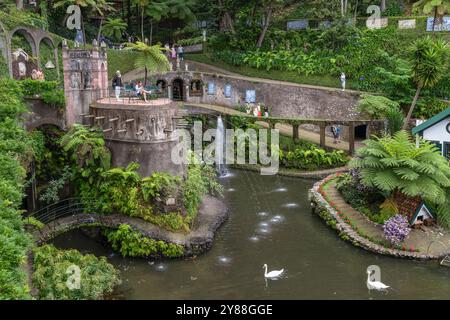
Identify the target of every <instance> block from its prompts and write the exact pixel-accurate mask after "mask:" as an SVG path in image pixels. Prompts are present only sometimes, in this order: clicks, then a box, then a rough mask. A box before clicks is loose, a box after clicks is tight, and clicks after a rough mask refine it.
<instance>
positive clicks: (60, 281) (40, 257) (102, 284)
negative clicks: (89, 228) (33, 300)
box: [33, 245, 120, 300]
mask: <svg viewBox="0 0 450 320" xmlns="http://www.w3.org/2000/svg"><path fill="white" fill-rule="evenodd" d="M33 251H34V270H35V271H34V273H33V285H34V286H35V287H36V288H37V289H38V290H39V298H40V299H45V300H96V299H101V298H103V297H104V296H105V295H107V294H109V293H111V292H112V291H113V289H114V287H116V286H117V285H118V284H119V283H120V280H119V273H118V271H117V270H116V269H115V268H114V267H113V266H112V265H111V264H109V263H108V262H107V260H106V258H105V257H101V258H97V257H95V256H94V255H92V254H87V255H83V254H81V253H80V252H79V251H78V250H59V249H57V248H55V247H54V246H53V245H45V246H42V247H38V248H35V249H34V250H33ZM70 266H76V267H78V268H80V271H81V277H80V288H79V289H76V288H75V289H70V288H69V286H67V285H66V283H67V281H68V280H69V281H70V279H69V276H71V273H70V272H68V270H70V269H69V267H70Z"/></svg>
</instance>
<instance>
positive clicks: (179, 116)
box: [174, 108, 191, 130]
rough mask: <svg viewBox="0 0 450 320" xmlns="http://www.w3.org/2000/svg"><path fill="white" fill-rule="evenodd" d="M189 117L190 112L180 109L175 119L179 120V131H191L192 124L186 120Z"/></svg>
mask: <svg viewBox="0 0 450 320" xmlns="http://www.w3.org/2000/svg"><path fill="white" fill-rule="evenodd" d="M188 115H189V112H188V111H187V110H185V109H181V108H180V109H178V111H177V115H176V117H175V118H174V119H177V126H176V128H177V129H188V130H189V129H190V128H191V124H190V123H189V122H188V121H187V120H186V119H185V117H187V116H188Z"/></svg>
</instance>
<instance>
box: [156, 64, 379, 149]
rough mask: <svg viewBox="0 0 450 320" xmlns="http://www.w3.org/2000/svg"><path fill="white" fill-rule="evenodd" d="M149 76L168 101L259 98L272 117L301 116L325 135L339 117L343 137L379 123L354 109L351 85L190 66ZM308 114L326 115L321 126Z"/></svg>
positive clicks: (225, 103)
mask: <svg viewBox="0 0 450 320" xmlns="http://www.w3.org/2000/svg"><path fill="white" fill-rule="evenodd" d="M152 81H153V82H154V84H155V85H157V86H159V87H160V89H161V90H163V91H164V92H165V94H166V96H168V97H169V98H170V99H172V100H174V101H180V102H183V103H185V104H188V105H191V106H196V105H197V106H198V105H208V106H210V105H211V106H219V107H226V108H229V109H233V110H235V109H236V107H237V106H243V105H245V104H247V103H249V104H255V105H256V104H261V105H264V106H266V107H268V109H269V114H270V115H271V116H272V117H276V118H291V119H305V121H302V123H301V124H300V127H301V128H304V129H305V130H308V131H313V132H317V133H319V134H321V135H322V134H323V132H325V135H328V136H331V130H326V127H327V126H329V125H330V124H340V123H342V122H345V123H346V124H345V125H344V127H343V128H342V137H343V138H344V139H346V140H351V139H352V136H353V137H354V138H355V139H359V140H364V139H366V138H368V137H369V136H370V132H374V131H376V130H378V129H380V128H379V126H376V127H373V128H370V126H369V124H371V123H370V121H369V120H367V119H364V118H362V115H361V114H360V113H359V112H358V110H357V104H358V101H359V99H360V93H359V92H357V91H351V90H348V91H342V90H340V89H336V88H326V87H317V86H310V85H302V84H297V83H290V82H283V81H275V80H268V79H259V78H250V77H245V76H238V75H224V74H216V73H209V72H194V71H176V72H168V73H164V74H155V75H152ZM224 112H225V110H224ZM306 119H309V120H311V121H309V122H308V121H306ZM314 119H316V120H320V119H326V120H327V121H326V123H325V124H326V126H325V128H323V126H321V125H323V124H324V123H319V122H317V121H315V120H314ZM339 122H340V123H339ZM350 122H351V123H352V124H353V126H352V125H350ZM322 140H323V139H322Z"/></svg>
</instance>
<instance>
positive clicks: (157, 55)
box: [126, 41, 170, 85]
mask: <svg viewBox="0 0 450 320" xmlns="http://www.w3.org/2000/svg"><path fill="white" fill-rule="evenodd" d="M126 45H127V47H126V49H127V50H134V51H137V52H139V53H140V55H139V57H137V58H136V61H135V62H134V67H135V68H136V69H141V68H144V69H145V79H144V85H146V84H147V72H148V71H153V72H164V71H169V70H170V64H169V60H167V57H166V55H165V54H164V53H163V51H164V50H165V49H164V48H162V47H161V46H159V45H154V46H149V45H147V44H145V43H144V42H140V41H137V42H136V43H127V44H126Z"/></svg>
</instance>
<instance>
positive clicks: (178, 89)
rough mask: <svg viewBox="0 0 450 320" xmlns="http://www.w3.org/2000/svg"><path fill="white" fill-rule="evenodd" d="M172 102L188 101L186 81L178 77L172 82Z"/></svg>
mask: <svg viewBox="0 0 450 320" xmlns="http://www.w3.org/2000/svg"><path fill="white" fill-rule="evenodd" d="M171 83H172V100H174V101H184V100H185V99H186V88H185V87H184V86H185V80H184V79H183V78H181V77H176V78H174V79H173V80H172V82H171Z"/></svg>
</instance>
